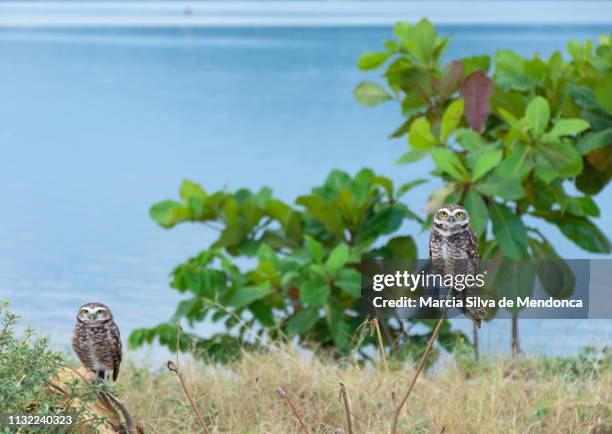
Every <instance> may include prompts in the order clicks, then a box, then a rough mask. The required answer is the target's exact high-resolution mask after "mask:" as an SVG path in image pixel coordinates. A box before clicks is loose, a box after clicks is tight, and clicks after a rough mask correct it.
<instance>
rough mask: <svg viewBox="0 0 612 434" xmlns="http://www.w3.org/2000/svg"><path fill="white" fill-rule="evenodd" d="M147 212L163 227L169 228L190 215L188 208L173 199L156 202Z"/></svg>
mask: <svg viewBox="0 0 612 434" xmlns="http://www.w3.org/2000/svg"><path fill="white" fill-rule="evenodd" d="M149 214H150V215H151V218H152V219H153V221H154V222H155V223H157V224H158V225H160V226H162V227H164V228H171V227H172V226H174V225H175V224H177V223H180V222H182V221H185V220H188V219H189V218H190V217H191V213H190V212H189V209H187V208H185V207H184V206H182V205H181V204H180V203H178V202H175V201H173V200H163V201H161V202H158V203H156V204H155V205H153V206H152V207H151V209H150V210H149Z"/></svg>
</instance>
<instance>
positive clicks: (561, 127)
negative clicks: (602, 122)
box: [548, 119, 591, 137]
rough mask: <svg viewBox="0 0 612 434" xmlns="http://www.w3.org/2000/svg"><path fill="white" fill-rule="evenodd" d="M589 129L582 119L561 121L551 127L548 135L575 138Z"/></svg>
mask: <svg viewBox="0 0 612 434" xmlns="http://www.w3.org/2000/svg"><path fill="white" fill-rule="evenodd" d="M590 127H591V126H590V125H589V123H588V122H587V121H583V120H582V119H561V120H560V121H559V122H557V123H556V124H555V125H554V126H553V127H552V130H550V132H549V133H548V134H550V135H552V136H554V137H560V136H575V135H576V134H580V133H581V132H583V131H585V130H588V129H589V128H590Z"/></svg>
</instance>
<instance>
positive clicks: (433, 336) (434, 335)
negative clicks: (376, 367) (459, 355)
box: [389, 312, 446, 434]
mask: <svg viewBox="0 0 612 434" xmlns="http://www.w3.org/2000/svg"><path fill="white" fill-rule="evenodd" d="M445 318H446V312H445V313H444V315H442V317H441V318H440V319H439V320H438V323H437V324H436V328H435V329H434V331H433V333H432V334H431V338H429V342H427V346H426V347H425V352H424V353H423V355H422V356H421V360H419V364H418V366H417V369H416V372H415V373H414V377H412V381H411V382H410V386H409V387H408V390H407V391H406V394H405V395H404V397H403V398H402V400H401V401H400V403H399V405H398V406H397V408H396V409H395V411H394V412H393V416H392V417H391V430H390V431H389V432H390V434H395V433H396V432H397V421H398V419H399V415H400V413H401V412H402V408H404V405H405V404H406V401H408V398H409V397H410V394H411V393H412V389H413V388H414V385H415V384H416V382H417V379H418V378H419V374H420V373H421V371H422V370H423V366H425V360H426V359H427V356H428V355H429V352H430V351H431V347H432V346H433V343H434V342H435V341H436V338H437V337H438V332H439V331H440V327H441V326H442V323H443V322H444V319H445Z"/></svg>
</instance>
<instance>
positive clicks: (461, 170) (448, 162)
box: [431, 148, 470, 181]
mask: <svg viewBox="0 0 612 434" xmlns="http://www.w3.org/2000/svg"><path fill="white" fill-rule="evenodd" d="M431 155H432V156H433V159H434V162H435V163H436V167H437V168H438V169H439V170H440V171H441V172H444V173H447V174H449V175H450V176H452V177H453V178H455V179H457V180H460V181H469V179H470V175H469V173H468V171H467V169H466V168H465V166H464V165H463V163H461V160H460V159H459V157H458V156H457V155H456V154H455V153H454V152H453V151H451V150H449V149H445V148H444V149H441V148H436V149H433V150H432V151H431Z"/></svg>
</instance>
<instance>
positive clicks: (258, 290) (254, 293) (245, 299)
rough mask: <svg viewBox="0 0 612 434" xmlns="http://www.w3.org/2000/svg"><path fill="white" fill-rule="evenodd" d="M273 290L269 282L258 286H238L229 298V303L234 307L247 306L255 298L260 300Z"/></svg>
mask: <svg viewBox="0 0 612 434" xmlns="http://www.w3.org/2000/svg"><path fill="white" fill-rule="evenodd" d="M272 291H273V289H272V288H270V287H269V286H268V285H267V284H266V285H258V286H245V287H242V288H238V289H237V290H236V292H235V293H234V294H233V295H232V297H231V298H230V299H229V301H228V302H227V304H228V305H229V306H232V307H236V308H240V307H244V306H247V305H249V304H251V303H252V302H254V301H255V300H260V299H262V298H264V297H265V296H266V295H268V294H271V293H272Z"/></svg>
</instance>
